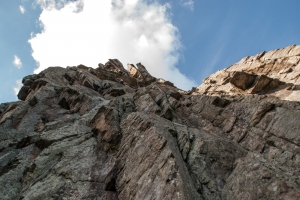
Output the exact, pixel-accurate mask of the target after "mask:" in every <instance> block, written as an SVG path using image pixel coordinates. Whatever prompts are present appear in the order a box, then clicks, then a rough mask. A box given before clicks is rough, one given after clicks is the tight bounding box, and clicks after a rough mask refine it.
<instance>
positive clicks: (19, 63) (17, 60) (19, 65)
mask: <svg viewBox="0 0 300 200" xmlns="http://www.w3.org/2000/svg"><path fill="white" fill-rule="evenodd" d="M13 64H14V66H16V67H17V68H18V69H21V67H22V62H21V59H20V58H19V57H18V56H16V55H14V61H13Z"/></svg>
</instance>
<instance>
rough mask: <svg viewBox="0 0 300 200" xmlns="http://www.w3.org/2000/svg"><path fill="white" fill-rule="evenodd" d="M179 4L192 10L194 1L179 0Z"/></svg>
mask: <svg viewBox="0 0 300 200" xmlns="http://www.w3.org/2000/svg"><path fill="white" fill-rule="evenodd" d="M181 5H182V6H183V7H186V8H188V9H190V10H191V11H193V10H194V1H193V0H181Z"/></svg>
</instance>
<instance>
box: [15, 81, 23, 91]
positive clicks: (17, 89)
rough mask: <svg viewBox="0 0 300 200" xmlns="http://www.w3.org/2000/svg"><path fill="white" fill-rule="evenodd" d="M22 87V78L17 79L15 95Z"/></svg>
mask: <svg viewBox="0 0 300 200" xmlns="http://www.w3.org/2000/svg"><path fill="white" fill-rule="evenodd" d="M21 87H22V80H17V81H16V85H15V87H14V93H15V95H18V93H19V91H20V89H21Z"/></svg>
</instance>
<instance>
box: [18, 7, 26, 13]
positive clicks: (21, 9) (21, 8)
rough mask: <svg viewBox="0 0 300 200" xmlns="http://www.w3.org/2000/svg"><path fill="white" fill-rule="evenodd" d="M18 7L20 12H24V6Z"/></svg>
mask: <svg viewBox="0 0 300 200" xmlns="http://www.w3.org/2000/svg"><path fill="white" fill-rule="evenodd" d="M19 9H20V12H21V13H22V14H24V13H25V11H26V10H25V8H24V6H19Z"/></svg>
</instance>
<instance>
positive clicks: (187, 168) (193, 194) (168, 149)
mask: <svg viewBox="0 0 300 200" xmlns="http://www.w3.org/2000/svg"><path fill="white" fill-rule="evenodd" d="M299 60H300V47H299V46H291V47H287V48H285V49H281V50H276V51H272V52H268V53H262V54H259V55H257V56H254V57H247V58H246V59H243V60H242V61H240V62H239V63H237V64H235V65H233V66H231V67H230V68H227V69H225V70H223V71H219V72H217V73H216V74H213V75H212V76H210V77H208V78H207V79H206V80H205V81H204V83H203V84H202V85H201V86H199V87H198V88H194V89H193V90H191V91H189V92H185V91H182V90H180V89H178V88H176V87H174V85H173V84H172V83H171V82H169V81H164V80H163V79H156V78H154V77H152V76H151V75H150V74H149V72H148V71H147V70H146V68H145V67H144V66H143V65H141V64H140V63H139V64H137V67H135V66H134V65H132V64H130V65H128V71H127V70H125V69H124V67H123V65H122V64H121V63H120V62H119V61H118V60H116V59H113V60H109V61H108V62H107V63H106V64H105V65H103V64H99V68H97V69H93V68H89V67H86V66H84V65H79V66H77V67H68V68H66V69H64V68H60V67H50V68H48V69H46V70H44V71H43V72H41V73H40V74H38V75H31V76H26V77H25V78H24V79H23V84H24V86H23V88H22V89H21V90H20V93H19V95H18V97H19V98H20V99H21V100H22V101H18V102H12V103H4V104H1V105H0V196H1V199H3V200H4V199H26V200H27V199H28V200H40V199H69V200H71V199H72V200H77V199H85V200H88V199H90V200H93V199H95V200H96V199H98V200H100V199H103V200H104V199H107V200H117V199H172V200H173V199H224V200H225V199H228V200H235V199H253V200H254V199H255V200H256V199H274V200H275V199H276V200H277V199H282V200H283V199H284V200H286V199H290V200H293V199H295V200H296V199H300V172H299V168H300V123H299V119H300V103H299V99H300V97H299V95H297V92H298V91H297V87H298V78H295V77H297V76H298V75H297V74H298V73H299V74H300V71H299V70H300V66H299ZM250 63H251V64H250ZM261 66H263V67H261ZM298 68H299V69H298ZM298 71H299V72H298ZM287 87H289V88H287ZM285 94H287V95H286V96H284V95H285ZM286 99H292V100H294V101H286Z"/></svg>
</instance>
